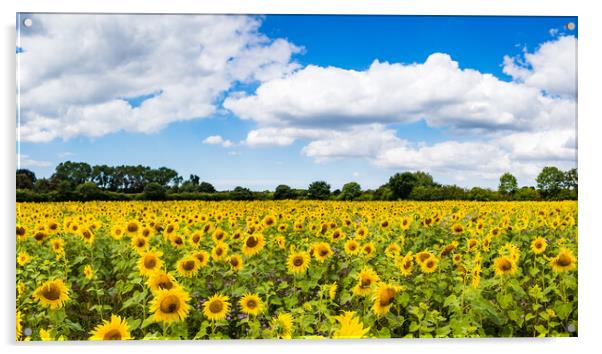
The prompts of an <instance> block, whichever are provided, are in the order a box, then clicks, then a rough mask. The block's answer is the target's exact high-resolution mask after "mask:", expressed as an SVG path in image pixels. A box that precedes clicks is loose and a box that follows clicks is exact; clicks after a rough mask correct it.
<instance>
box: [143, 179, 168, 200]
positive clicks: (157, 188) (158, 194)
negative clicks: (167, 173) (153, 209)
mask: <svg viewBox="0 0 602 354" xmlns="http://www.w3.org/2000/svg"><path fill="white" fill-rule="evenodd" d="M166 194H167V192H166V191H165V188H163V186H162V185H160V184H159V183H157V182H151V183H149V184H147V185H146V186H145V187H144V193H143V194H142V196H143V198H144V199H145V200H164V199H165V196H166Z"/></svg>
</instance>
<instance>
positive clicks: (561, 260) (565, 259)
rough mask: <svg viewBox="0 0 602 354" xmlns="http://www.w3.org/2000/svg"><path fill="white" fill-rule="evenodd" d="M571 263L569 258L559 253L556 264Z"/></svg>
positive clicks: (568, 264) (566, 264)
mask: <svg viewBox="0 0 602 354" xmlns="http://www.w3.org/2000/svg"><path fill="white" fill-rule="evenodd" d="M571 263H572V261H571V258H570V257H569V256H567V255H565V254H561V255H560V256H559V257H558V265H559V266H561V267H567V266H570V265H571Z"/></svg>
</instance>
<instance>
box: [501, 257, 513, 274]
mask: <svg viewBox="0 0 602 354" xmlns="http://www.w3.org/2000/svg"><path fill="white" fill-rule="evenodd" d="M500 269H501V270H503V271H504V272H507V271H509V270H510V269H512V263H510V261H509V260H507V259H505V260H503V261H502V262H501V264H500Z"/></svg>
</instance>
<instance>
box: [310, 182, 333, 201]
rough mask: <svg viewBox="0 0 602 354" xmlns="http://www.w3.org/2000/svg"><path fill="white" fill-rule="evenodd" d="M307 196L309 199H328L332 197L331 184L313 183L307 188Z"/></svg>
mask: <svg viewBox="0 0 602 354" xmlns="http://www.w3.org/2000/svg"><path fill="white" fill-rule="evenodd" d="M307 196H308V198H309V199H318V200H324V199H328V197H329V196H330V184H328V183H326V182H324V181H315V182H312V183H311V184H310V185H309V187H308V188H307Z"/></svg>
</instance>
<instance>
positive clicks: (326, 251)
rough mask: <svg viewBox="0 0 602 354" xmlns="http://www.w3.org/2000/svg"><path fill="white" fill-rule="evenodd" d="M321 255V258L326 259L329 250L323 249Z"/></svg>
mask: <svg viewBox="0 0 602 354" xmlns="http://www.w3.org/2000/svg"><path fill="white" fill-rule="evenodd" d="M319 253H320V256H322V257H325V256H326V255H327V254H328V250H327V249H324V248H322V249H321V250H320V252H319Z"/></svg>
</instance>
